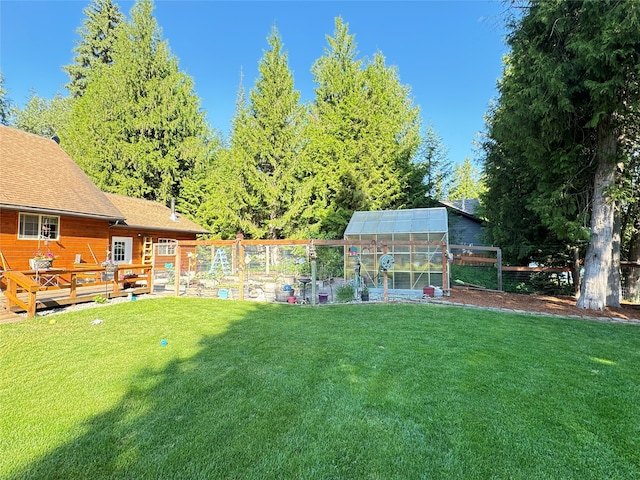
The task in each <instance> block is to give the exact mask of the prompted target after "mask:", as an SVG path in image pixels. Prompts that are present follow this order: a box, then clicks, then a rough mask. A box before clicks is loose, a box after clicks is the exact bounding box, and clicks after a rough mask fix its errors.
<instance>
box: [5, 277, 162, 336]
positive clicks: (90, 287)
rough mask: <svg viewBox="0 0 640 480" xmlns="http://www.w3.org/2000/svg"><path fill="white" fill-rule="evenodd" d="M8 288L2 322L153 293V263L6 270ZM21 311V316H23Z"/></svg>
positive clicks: (16, 320)
mask: <svg viewBox="0 0 640 480" xmlns="http://www.w3.org/2000/svg"><path fill="white" fill-rule="evenodd" d="M4 277H5V278H4V280H5V282H6V284H7V288H6V289H5V290H4V291H3V292H2V293H3V294H2V295H0V323H11V322H18V321H21V320H24V319H25V318H30V317H33V316H35V314H36V312H37V311H38V310H44V309H50V308H56V307H66V306H69V305H74V304H77V303H85V302H93V301H95V300H96V297H98V296H100V297H103V298H105V299H109V298H116V297H124V296H128V295H130V294H132V295H142V294H149V293H152V292H153V277H152V274H151V266H150V265H135V266H127V268H126V270H125V269H122V270H121V271H120V272H118V271H117V270H116V271H115V272H105V269H104V267H93V268H79V269H75V268H74V269H68V270H65V269H60V270H48V271H39V272H36V271H33V270H29V271H20V272H18V271H7V272H4ZM19 314H21V315H19Z"/></svg>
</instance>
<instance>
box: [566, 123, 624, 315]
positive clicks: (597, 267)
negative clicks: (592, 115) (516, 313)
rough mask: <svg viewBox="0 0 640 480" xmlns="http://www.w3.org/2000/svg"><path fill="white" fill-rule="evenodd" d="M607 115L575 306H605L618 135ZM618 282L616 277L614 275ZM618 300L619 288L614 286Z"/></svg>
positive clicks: (600, 127)
mask: <svg viewBox="0 0 640 480" xmlns="http://www.w3.org/2000/svg"><path fill="white" fill-rule="evenodd" d="M611 120H612V119H611V118H610V117H609V118H607V119H604V120H603V121H602V122H601V123H600V124H599V125H598V145H597V149H598V151H597V152H596V160H597V162H598V164H597V167H596V173H595V175H594V179H593V205H592V208H591V239H590V241H589V246H588V247H587V254H586V256H585V259H584V278H583V280H582V287H581V290H580V298H578V302H577V306H578V307H579V308H584V309H589V310H599V311H602V310H604V308H605V307H606V303H607V292H608V291H609V289H610V287H611V286H610V285H609V278H610V273H611V268H612V260H613V256H612V252H613V221H614V207H615V205H614V202H613V201H612V200H611V198H610V197H609V191H610V189H611V188H612V187H613V185H614V183H615V173H616V164H615V158H616V149H617V144H618V138H617V135H616V130H615V128H613V126H612V124H611V123H612V122H611ZM618 282H619V277H618ZM617 291H618V303H619V301H620V300H619V291H620V288H619V287H618V289H617Z"/></svg>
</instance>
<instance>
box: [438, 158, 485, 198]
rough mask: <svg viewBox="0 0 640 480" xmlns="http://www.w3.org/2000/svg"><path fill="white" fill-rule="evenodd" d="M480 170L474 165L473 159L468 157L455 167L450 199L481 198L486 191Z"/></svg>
mask: <svg viewBox="0 0 640 480" xmlns="http://www.w3.org/2000/svg"><path fill="white" fill-rule="evenodd" d="M480 175H481V174H480V171H479V170H478V169H477V168H475V167H474V166H473V164H472V163H471V159H470V158H469V157H466V158H465V159H464V162H462V164H458V165H456V166H455V167H454V168H453V177H452V179H451V189H450V190H449V195H448V197H447V198H448V199H449V200H463V199H476V198H480V196H481V195H482V192H483V191H484V186H483V184H482V179H481V178H480Z"/></svg>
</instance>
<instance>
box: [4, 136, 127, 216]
mask: <svg viewBox="0 0 640 480" xmlns="http://www.w3.org/2000/svg"><path fill="white" fill-rule="evenodd" d="M0 208H12V209H25V210H36V211H43V212H55V213H58V214H68V215H79V216H90V217H99V218H105V219H109V220H122V219H124V215H123V214H122V213H121V212H120V211H119V210H118V209H117V208H116V207H115V206H114V205H113V203H111V202H110V201H109V199H108V198H107V197H106V196H105V194H104V193H102V192H101V191H100V190H99V189H98V187H96V186H95V185H94V183H93V182H92V181H91V180H90V179H89V177H88V176H87V175H86V174H85V173H84V172H83V171H82V170H81V169H80V167H78V165H76V163H75V162H74V161H73V160H72V159H71V157H69V156H68V155H67V154H66V153H65V152H64V150H63V149H62V148H61V147H60V145H58V143H57V142H55V141H54V140H50V139H48V138H43V137H39V136H37V135H33V134H31V133H26V132H23V131H21V130H17V129H15V128H10V127H5V126H2V125H0Z"/></svg>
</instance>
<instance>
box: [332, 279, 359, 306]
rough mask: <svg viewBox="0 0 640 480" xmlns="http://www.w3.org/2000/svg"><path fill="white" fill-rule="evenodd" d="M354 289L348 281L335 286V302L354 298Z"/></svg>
mask: <svg viewBox="0 0 640 480" xmlns="http://www.w3.org/2000/svg"><path fill="white" fill-rule="evenodd" d="M355 294H356V290H355V288H354V287H353V285H351V284H350V283H345V284H344V285H340V286H339V287H338V288H336V302H338V303H345V302H350V301H351V300H353V299H354V296H355Z"/></svg>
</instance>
